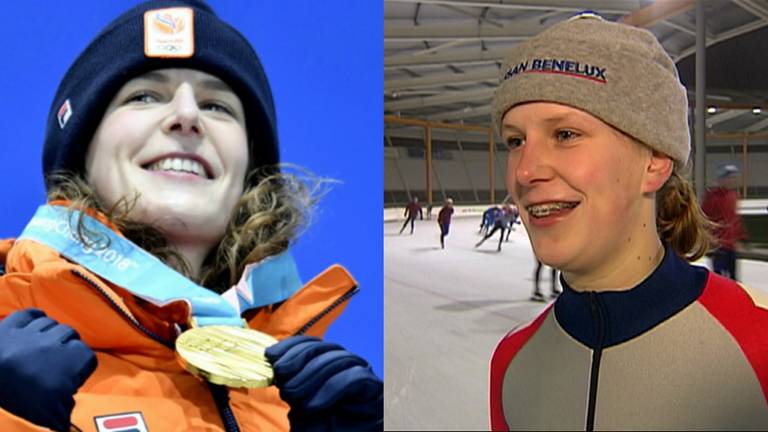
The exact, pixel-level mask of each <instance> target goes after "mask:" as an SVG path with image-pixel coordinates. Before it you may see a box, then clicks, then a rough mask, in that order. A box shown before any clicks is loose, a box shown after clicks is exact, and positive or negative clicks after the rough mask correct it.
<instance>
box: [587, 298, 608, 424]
mask: <svg viewBox="0 0 768 432" xmlns="http://www.w3.org/2000/svg"><path fill="white" fill-rule="evenodd" d="M589 309H590V311H591V312H592V318H593V319H594V320H595V321H596V323H597V329H596V330H597V339H596V341H595V342H596V345H595V348H594V349H593V350H592V371H591V373H590V375H589V401H588V405H587V427H586V430H587V431H589V432H591V431H594V430H595V405H596V404H597V382H598V379H599V376H600V358H601V357H602V355H603V340H604V338H605V318H604V317H603V310H602V307H601V306H600V302H599V300H598V298H597V295H596V294H595V293H594V292H590V293H589Z"/></svg>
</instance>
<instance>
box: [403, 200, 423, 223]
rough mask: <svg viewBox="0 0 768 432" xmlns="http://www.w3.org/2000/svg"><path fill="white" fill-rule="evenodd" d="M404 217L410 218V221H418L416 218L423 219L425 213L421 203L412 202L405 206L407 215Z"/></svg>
mask: <svg viewBox="0 0 768 432" xmlns="http://www.w3.org/2000/svg"><path fill="white" fill-rule="evenodd" d="M403 216H408V219H416V216H418V217H419V218H422V219H423V218H424V213H422V210H421V206H420V205H419V203H415V202H413V201H411V202H409V203H408V205H407V206H405V214H404V215H403Z"/></svg>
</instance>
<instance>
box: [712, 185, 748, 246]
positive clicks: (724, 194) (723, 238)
mask: <svg viewBox="0 0 768 432" xmlns="http://www.w3.org/2000/svg"><path fill="white" fill-rule="evenodd" d="M738 200H739V193H738V192H736V191H735V190H733V189H725V188H721V187H718V188H713V189H709V190H708V191H707V193H706V194H705V195H704V204H703V205H702V209H703V210H704V213H706V214H707V217H708V218H709V219H710V220H712V221H713V222H715V223H717V224H718V227H717V228H716V229H715V236H716V237H717V239H718V240H719V241H720V246H721V247H723V248H725V249H729V250H736V242H737V241H741V240H745V239H746V238H747V233H746V231H745V230H744V226H743V225H742V224H741V217H739V215H738V214H737V213H736V209H737V207H738Z"/></svg>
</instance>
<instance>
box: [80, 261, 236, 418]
mask: <svg viewBox="0 0 768 432" xmlns="http://www.w3.org/2000/svg"><path fill="white" fill-rule="evenodd" d="M72 273H74V274H75V275H77V276H79V277H80V278H81V279H83V280H84V281H86V282H87V283H88V284H89V285H90V286H92V287H94V288H96V290H97V291H98V292H100V293H101V295H103V296H104V298H106V299H107V301H108V302H109V303H110V304H111V305H112V307H113V308H114V309H115V310H116V311H117V312H118V313H120V315H122V316H123V317H124V318H125V319H127V320H128V321H129V322H130V323H132V324H133V325H134V326H135V327H136V328H138V329H139V330H140V331H141V332H142V333H144V334H145V335H147V336H149V337H150V338H152V340H155V341H157V342H159V343H161V344H162V345H164V346H165V347H167V348H169V349H170V350H172V351H175V350H176V348H175V346H174V344H173V343H171V342H170V341H168V340H165V339H163V338H162V337H160V336H158V335H157V334H155V333H153V332H152V331H150V330H149V329H148V328H146V327H144V326H143V325H142V324H141V323H140V322H138V321H136V320H135V319H133V318H132V317H131V316H130V315H129V314H128V312H126V311H125V310H124V309H123V308H122V307H120V305H118V304H117V303H115V301H114V300H112V298H111V297H110V296H109V295H108V294H107V293H106V292H105V291H104V290H103V289H102V288H101V287H100V286H99V284H97V283H96V282H95V281H93V280H92V279H91V278H89V277H88V276H86V275H84V274H82V273H80V272H79V271H77V270H74V269H73V270H72ZM208 390H209V391H210V392H211V395H212V396H213V401H214V402H215V403H216V408H217V409H218V410H219V416H220V417H221V422H222V424H223V425H224V429H225V430H226V431H227V432H240V428H239V427H238V425H237V420H236V419H235V414H234V412H232V407H230V406H229V395H228V390H227V388H226V387H223V386H217V385H214V384H211V383H208Z"/></svg>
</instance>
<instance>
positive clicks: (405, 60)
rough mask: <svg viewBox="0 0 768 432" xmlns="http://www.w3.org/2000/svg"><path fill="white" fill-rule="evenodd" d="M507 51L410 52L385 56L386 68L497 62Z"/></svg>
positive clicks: (498, 49)
mask: <svg viewBox="0 0 768 432" xmlns="http://www.w3.org/2000/svg"><path fill="white" fill-rule="evenodd" d="M507 52H509V48H495V49H490V50H488V51H481V50H471V51H470V50H467V51H462V52H455V53H453V52H452V53H436V54H430V55H427V56H418V57H413V56H411V55H409V54H398V55H396V56H390V57H384V69H392V68H401V67H414V66H441V65H445V64H462V63H488V62H496V61H502V60H503V59H504V57H505V56H506V55H507Z"/></svg>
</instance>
